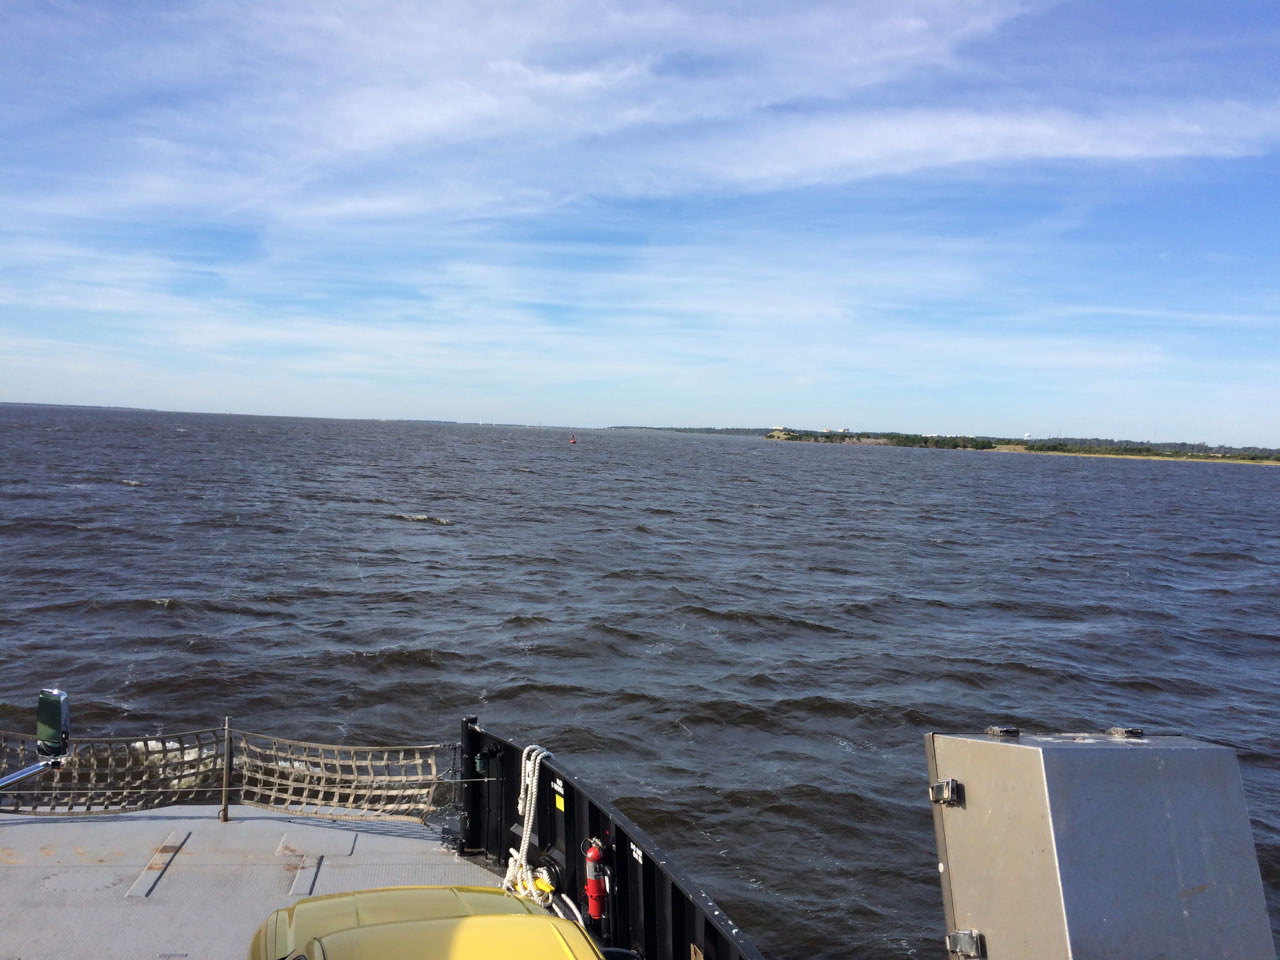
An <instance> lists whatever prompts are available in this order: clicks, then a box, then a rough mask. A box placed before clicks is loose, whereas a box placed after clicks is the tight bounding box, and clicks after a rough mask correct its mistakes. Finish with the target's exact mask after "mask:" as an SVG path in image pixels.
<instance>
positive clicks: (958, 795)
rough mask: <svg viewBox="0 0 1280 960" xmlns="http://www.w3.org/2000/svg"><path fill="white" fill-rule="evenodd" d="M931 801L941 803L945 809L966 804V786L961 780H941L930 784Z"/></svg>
mask: <svg viewBox="0 0 1280 960" xmlns="http://www.w3.org/2000/svg"><path fill="white" fill-rule="evenodd" d="M929 801H930V802H931V803H940V804H942V805H943V806H944V807H954V806H957V805H959V804H961V803H964V784H963V783H961V782H960V781H959V780H939V781H938V782H937V783H931V784H929Z"/></svg>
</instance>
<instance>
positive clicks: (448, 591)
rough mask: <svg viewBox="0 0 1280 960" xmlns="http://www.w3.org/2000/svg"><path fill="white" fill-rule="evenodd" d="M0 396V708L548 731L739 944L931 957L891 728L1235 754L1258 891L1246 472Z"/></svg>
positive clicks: (919, 826)
mask: <svg viewBox="0 0 1280 960" xmlns="http://www.w3.org/2000/svg"><path fill="white" fill-rule="evenodd" d="M578 438H579V443H578V444H577V445H576V446H570V445H568V444H567V443H566V442H565V441H566V440H567V435H566V434H565V433H563V432H561V431H541V430H533V429H521V428H504V427H488V426H486V427H469V426H441V425H433V424H425V423H370V422H363V421H361V422H353V421H331V420H290V419H268V418H252V417H221V416H204V415H191V414H160V413H137V412H123V411H100V410H78V409H72V408H40V407H24V406H14V405H0V551H2V553H0V650H2V651H3V664H4V671H3V674H2V675H0V725H3V726H4V727H6V728H9V729H14V728H17V729H23V730H25V729H27V727H28V726H29V725H30V716H31V708H32V705H33V703H34V694H35V691H36V689H37V688H38V687H39V686H41V685H47V684H58V685H60V686H62V687H63V688H65V689H68V690H70V691H72V696H73V703H74V720H75V724H76V729H78V730H81V731H84V732H89V731H93V732H97V733H121V734H124V733H132V732H135V731H139V732H157V731H160V730H169V731H175V730H180V729H186V728H191V727H203V726H208V725H212V724H214V723H217V722H220V720H221V718H222V717H223V716H224V715H230V716H231V717H232V718H233V719H234V721H235V722H236V723H238V724H239V725H240V726H243V727H247V728H249V729H264V730H272V731H276V732H280V733H283V734H285V735H294V736H298V737H305V738H311V739H318V740H337V741H348V742H386V741H388V740H390V741H397V742H402V741H404V740H406V739H408V740H415V741H418V740H433V739H437V738H441V737H444V738H449V739H453V738H455V737H456V735H457V734H456V730H457V724H458V718H460V717H461V716H462V715H463V714H464V713H469V712H474V713H478V714H479V715H480V717H481V719H482V721H484V722H485V723H486V724H487V725H488V726H490V727H492V728H494V729H498V730H501V731H504V732H507V733H509V734H511V735H512V736H515V737H517V738H528V739H532V740H537V741H539V742H541V743H543V744H545V745H548V746H550V747H551V748H552V749H554V750H555V751H556V752H557V753H558V754H559V755H560V756H561V757H562V758H563V759H566V760H568V761H569V762H570V763H571V764H572V766H573V767H574V768H575V769H576V770H578V771H580V772H581V773H582V774H583V775H584V776H585V777H586V778H587V779H588V780H590V781H594V782H597V783H602V784H608V785H610V786H611V787H612V792H613V794H614V796H615V797H616V798H618V800H619V805H620V806H621V807H622V808H623V809H624V810H626V811H627V812H629V813H630V814H632V815H633V817H634V818H635V819H636V820H637V821H638V822H639V823H640V824H641V825H642V826H644V827H645V828H647V829H648V830H649V831H650V832H651V833H652V834H653V835H654V836H655V838H656V839H657V840H659V842H661V843H663V845H664V846H666V847H668V849H670V850H671V851H672V852H675V853H676V854H677V857H678V859H679V860H680V861H681V862H682V863H683V864H684V866H685V869H686V870H687V872H688V873H690V874H691V875H692V876H694V877H697V878H699V879H701V880H704V881H705V882H706V883H707V886H708V889H709V890H710V891H711V892H712V894H713V895H714V896H715V897H716V898H717V899H718V900H719V901H720V902H721V904H722V905H723V906H725V907H726V908H727V909H728V911H729V912H730V914H731V915H733V916H734V917H735V918H737V919H738V920H739V922H741V923H742V925H743V926H744V927H745V928H746V929H747V930H748V932H750V933H751V935H752V936H753V938H754V939H755V940H756V942H757V943H758V944H759V946H760V947H761V949H762V950H763V951H764V952H765V953H766V955H768V956H769V957H771V958H774V960H789V958H794V960H799V958H808V957H829V958H836V957H841V958H844V957H851V956H878V957H904V956H925V957H938V956H940V955H941V954H942V951H941V950H939V948H938V944H939V942H940V939H941V936H942V933H943V930H942V915H941V896H940V893H939V891H938V883H937V873H936V869H935V865H934V864H935V861H934V850H933V834H932V826H931V820H930V813H929V809H928V804H927V802H926V801H925V799H924V783H925V778H924V755H923V747H922V740H923V734H924V733H925V732H926V731H928V730H944V731H955V732H960V731H972V730H975V729H981V728H983V727H985V726H987V725H988V724H990V723H992V722H1001V723H1010V724H1014V725H1016V726H1019V727H1022V728H1024V729H1032V730H1059V729H1064V730H1098V729H1103V728H1106V727H1108V726H1112V725H1114V724H1125V725H1133V726H1141V727H1144V728H1146V729H1147V730H1148V731H1161V732H1185V733H1191V734H1195V735H1198V736H1201V737H1204V738H1207V739H1211V740H1215V741H1218V742H1221V743H1225V744H1229V745H1230V746H1232V747H1234V748H1235V749H1236V750H1237V751H1238V752H1239V755H1240V760H1241V768H1242V772H1243V776H1244V783H1245V792H1246V795H1247V797H1248V801H1249V804H1250V811H1251V814H1252V816H1253V819H1254V832H1255V837H1256V839H1257V842H1258V846H1259V855H1260V860H1261V866H1262V873H1263V880H1264V884H1265V885H1266V887H1267V893H1268V897H1269V902H1270V907H1271V915H1272V918H1273V926H1277V925H1278V921H1280V705H1278V704H1277V698H1276V689H1277V681H1280V669H1277V666H1278V659H1277V656H1278V655H1280V524H1278V523H1277V520H1278V519H1280V517H1278V515H1277V506H1276V505H1277V494H1278V493H1280V470H1277V469H1272V468H1268V467H1255V466H1241V465H1228V464H1205V463H1161V462H1147V461H1132V460H1095V459H1076V458H1058V457H1045V456H1019V455H1014V454H992V453H974V452H964V451H933V450H910V449H896V448H879V447H832V446H825V445H811V444H781V443H771V442H767V441H763V440H753V439H743V438H730V437H713V436H696V435H672V434H658V433H648V432H622V431H602V432H591V431H578Z"/></svg>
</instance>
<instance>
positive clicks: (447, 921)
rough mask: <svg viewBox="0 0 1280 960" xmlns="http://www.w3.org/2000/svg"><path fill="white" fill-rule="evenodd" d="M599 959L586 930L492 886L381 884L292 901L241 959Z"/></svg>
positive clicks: (274, 915) (259, 933) (270, 919)
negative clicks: (378, 886)
mask: <svg viewBox="0 0 1280 960" xmlns="http://www.w3.org/2000/svg"><path fill="white" fill-rule="evenodd" d="M516 956H518V957H521V958H527V960H601V957H602V954H601V953H600V951H599V950H597V949H596V946H595V944H594V943H592V941H591V938H590V937H589V936H588V935H587V933H586V931H585V930H584V929H583V928H582V927H581V926H579V925H578V924H576V923H574V922H572V921H570V920H565V919H562V918H560V917H555V916H552V915H551V914H550V913H548V912H547V910H546V909H544V908H543V907H541V906H539V905H538V904H536V903H533V902H532V901H529V900H526V899H524V898H522V897H517V896H515V895H513V894H510V893H504V892H503V891H502V890H499V889H496V888H492V887H440V886H437V887H387V888H383V889H379V890H357V891H355V892H352V893H336V894H330V895H329V896H324V897H311V898H308V899H305V900H299V901H298V902H297V903H295V904H294V905H293V906H291V907H288V908H286V909H283V910H277V911H275V912H274V913H272V914H271V916H269V917H268V918H267V921H266V923H264V924H263V925H262V926H261V927H259V928H258V931H257V933H255V934H254V936H253V942H252V944H251V946H250V947H249V960H281V958H289V960H295V958H302V957H305V958H306V960H373V958H380V960H381V958H387V957H395V958H398V960H479V958H487V957H516Z"/></svg>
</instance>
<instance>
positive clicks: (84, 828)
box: [0, 807, 500, 960]
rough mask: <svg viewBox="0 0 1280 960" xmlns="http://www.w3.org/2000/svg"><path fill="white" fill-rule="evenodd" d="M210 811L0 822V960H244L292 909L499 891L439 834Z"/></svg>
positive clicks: (5, 818)
mask: <svg viewBox="0 0 1280 960" xmlns="http://www.w3.org/2000/svg"><path fill="white" fill-rule="evenodd" d="M219 809H220V808H219V807H166V808H163V809H160V810H151V811H147V812H145V813H131V814H115V815H110V816H93V817H74V818H65V817H28V816H9V815H0V960H43V958H54V960H114V958H119V960H151V958H166V960H183V958H191V960H222V958H228V960H230V958H237V960H243V958H244V957H245V956H246V955H247V953H248V950H249V940H250V938H251V937H252V936H253V931H254V930H256V929H257V927H258V925H259V924H261V923H262V922H263V921H264V920H265V919H266V918H267V914H269V913H270V912H271V911H272V910H276V909H278V908H280V907H287V906H289V905H290V904H292V903H293V902H294V901H296V900H298V899H300V898H301V897H307V896H318V895H320V894H325V893H338V892H341V891H344V890H359V889H364V888H368V887H386V886H400V885H405V884H476V885H481V886H497V885H498V884H499V883H500V879H499V878H498V877H496V876H495V875H494V874H493V873H491V872H490V871H489V870H487V869H485V868H484V867H482V866H480V865H478V864H475V863H472V862H470V861H468V860H464V859H462V858H461V857H459V856H457V855H456V854H455V853H453V852H452V851H451V850H449V849H446V848H445V846H444V845H443V843H442V840H441V836H440V831H439V829H438V828H435V827H422V826H418V825H417V824H412V823H399V822H390V821H384V822H353V821H331V820H315V819H310V818H305V817H289V816H283V815H279V814H274V813H271V812H270V811H266V810H259V809H257V808H254V807H232V808H231V819H230V822H228V823H221V822H219V820H218V812H219Z"/></svg>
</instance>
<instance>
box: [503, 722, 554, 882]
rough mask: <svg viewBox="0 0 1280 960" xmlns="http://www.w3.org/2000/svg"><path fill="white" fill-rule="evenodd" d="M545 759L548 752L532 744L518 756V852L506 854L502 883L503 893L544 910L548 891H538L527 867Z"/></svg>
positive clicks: (530, 868) (531, 870)
mask: <svg viewBox="0 0 1280 960" xmlns="http://www.w3.org/2000/svg"><path fill="white" fill-rule="evenodd" d="M549 756H551V751H549V750H544V749H543V748H542V747H540V746H538V745H537V744H536V743H532V744H530V745H529V746H527V747H525V748H524V753H523V754H521V755H520V796H519V798H518V799H517V800H516V813H517V814H519V815H520V849H519V850H514V849H513V850H511V851H510V852H511V859H510V860H508V861H507V875H506V877H505V878H503V881H502V889H503V890H506V891H508V892H510V893H514V894H517V895H519V896H522V897H528V898H529V899H530V900H533V901H535V902H537V903H540V904H542V905H543V906H544V907H545V906H548V905H550V903H551V891H550V890H540V889H538V887H537V885H536V884H535V883H534V879H535V877H536V876H537V873H535V871H534V870H533V868H532V866H530V864H529V843H530V841H531V840H532V838H533V818H534V810H535V805H536V804H537V802H538V771H539V770H540V769H542V761H543V760H544V759H545V758H546V757H549ZM540 872H541V871H540ZM544 879H546V877H545V874H544Z"/></svg>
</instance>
